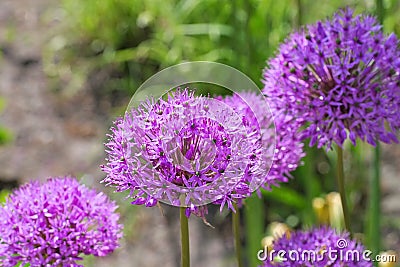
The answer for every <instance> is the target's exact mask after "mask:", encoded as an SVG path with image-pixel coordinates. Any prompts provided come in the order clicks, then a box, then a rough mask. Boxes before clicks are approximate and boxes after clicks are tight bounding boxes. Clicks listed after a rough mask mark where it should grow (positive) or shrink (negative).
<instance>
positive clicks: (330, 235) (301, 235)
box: [262, 227, 373, 267]
mask: <svg viewBox="0 0 400 267" xmlns="http://www.w3.org/2000/svg"><path fill="white" fill-rule="evenodd" d="M272 249H273V250H274V252H273V253H272ZM268 251H269V252H270V253H271V254H269V256H266V255H263V257H265V261H264V262H263V265H262V266H263V267H269V266H271V267H303V266H313V267H326V266H331V267H343V266H346V267H372V266H373V265H372V261H370V260H369V259H367V258H366V257H367V256H368V254H366V253H364V251H365V250H364V247H363V246H362V245H361V244H360V243H357V242H356V241H354V240H351V239H350V238H349V234H348V233H346V232H345V233H341V234H339V233H337V232H336V231H335V230H333V229H330V228H328V227H321V228H314V229H310V230H308V231H295V232H291V233H290V234H289V235H287V234H284V235H283V236H282V237H279V238H278V239H275V240H274V242H273V244H272V248H269V249H268ZM268 251H267V249H265V252H268ZM279 251H285V255H283V256H284V259H276V258H275V259H274V256H277V255H278V253H279ZM282 254H283V253H282Z"/></svg>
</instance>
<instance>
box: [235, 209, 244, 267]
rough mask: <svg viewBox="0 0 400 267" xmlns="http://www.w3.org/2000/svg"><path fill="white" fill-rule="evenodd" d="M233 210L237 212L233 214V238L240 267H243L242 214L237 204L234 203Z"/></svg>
mask: <svg viewBox="0 0 400 267" xmlns="http://www.w3.org/2000/svg"><path fill="white" fill-rule="evenodd" d="M233 208H234V209H235V211H236V212H232V228H233V236H234V238H235V253H236V259H237V262H238V266H239V267H242V266H243V264H242V262H243V261H242V245H241V242H240V214H239V209H238V206H237V204H236V203H233Z"/></svg>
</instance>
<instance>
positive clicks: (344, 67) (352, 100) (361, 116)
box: [263, 9, 400, 148]
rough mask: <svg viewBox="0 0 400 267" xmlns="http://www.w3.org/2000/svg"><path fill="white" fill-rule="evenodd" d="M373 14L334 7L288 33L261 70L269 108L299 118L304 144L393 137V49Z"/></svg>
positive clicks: (396, 109)
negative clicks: (328, 16)
mask: <svg viewBox="0 0 400 267" xmlns="http://www.w3.org/2000/svg"><path fill="white" fill-rule="evenodd" d="M381 28H382V27H381V26H380V25H379V24H378V23H377V21H376V19H375V18H374V17H371V16H368V15H358V16H354V15H353V11H352V10H351V9H345V10H341V11H340V12H338V13H336V14H335V15H334V16H333V18H332V19H331V20H327V21H324V22H318V23H316V24H314V25H310V26H308V27H306V28H304V29H302V30H300V31H299V32H295V33H293V34H291V35H290V36H289V37H288V39H287V40H286V41H285V42H284V44H282V45H281V47H280V49H279V51H278V54H277V55H276V56H275V57H274V58H273V59H271V60H270V61H269V62H268V65H269V67H268V68H267V69H265V71H264V81H263V82H264V85H265V87H264V90H263V92H264V93H265V95H266V96H267V97H269V98H271V99H273V100H272V101H271V103H272V104H273V105H274V107H273V108H275V109H277V110H282V112H285V113H286V114H289V115H290V116H293V117H296V118H298V119H299V120H302V121H303V123H304V124H305V126H306V128H305V129H304V131H303V133H302V137H304V138H310V146H312V145H314V144H316V143H317V144H318V147H322V146H324V145H326V146H327V147H328V148H330V147H331V144H332V142H335V143H337V144H339V145H342V144H343V142H344V141H345V140H346V139H347V138H349V139H350V140H351V141H352V143H353V144H356V139H357V138H360V139H361V140H364V141H365V140H366V141H367V142H368V143H370V144H371V145H375V144H376V141H378V140H379V141H383V142H386V143H390V142H397V141H398V140H397V137H396V135H395V134H396V131H397V130H398V129H399V126H400V117H399V116H400V50H399V41H398V39H397V38H396V36H395V35H394V34H391V35H389V36H385V35H384V34H383V32H382V29H381Z"/></svg>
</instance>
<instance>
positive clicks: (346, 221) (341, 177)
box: [337, 145, 351, 234]
mask: <svg viewBox="0 0 400 267" xmlns="http://www.w3.org/2000/svg"><path fill="white" fill-rule="evenodd" d="M337 184H338V187H339V193H340V200H341V201H342V209H343V217H344V224H345V227H346V230H347V231H348V232H349V233H350V234H351V227H350V218H349V209H348V206H347V199H346V190H345V187H344V169H343V149H342V148H341V147H340V146H339V145H338V146H337Z"/></svg>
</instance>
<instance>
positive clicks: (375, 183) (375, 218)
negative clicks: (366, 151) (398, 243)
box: [369, 143, 381, 253]
mask: <svg viewBox="0 0 400 267" xmlns="http://www.w3.org/2000/svg"><path fill="white" fill-rule="evenodd" d="M374 152H375V153H374V175H373V176H372V181H371V185H370V190H371V191H370V204H369V205H370V218H369V219H370V226H369V240H370V244H369V245H370V247H371V250H372V252H374V253H379V251H380V199H381V190H380V188H381V185H380V164H379V159H380V145H379V143H377V144H376V148H375V149H374Z"/></svg>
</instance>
